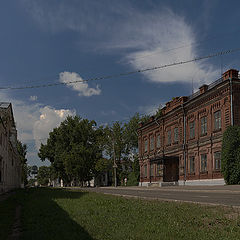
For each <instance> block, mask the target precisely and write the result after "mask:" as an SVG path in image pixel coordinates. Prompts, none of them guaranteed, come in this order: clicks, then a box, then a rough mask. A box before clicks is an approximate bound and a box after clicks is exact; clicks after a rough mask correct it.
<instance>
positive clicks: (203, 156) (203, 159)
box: [201, 154, 207, 172]
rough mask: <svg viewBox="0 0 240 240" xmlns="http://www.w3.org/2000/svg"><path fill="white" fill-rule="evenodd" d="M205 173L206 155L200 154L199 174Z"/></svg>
mask: <svg viewBox="0 0 240 240" xmlns="http://www.w3.org/2000/svg"><path fill="white" fill-rule="evenodd" d="M206 171H207V154H201V172H206Z"/></svg>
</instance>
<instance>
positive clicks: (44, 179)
mask: <svg viewBox="0 0 240 240" xmlns="http://www.w3.org/2000/svg"><path fill="white" fill-rule="evenodd" d="M50 171H51V170H50V167H47V166H41V167H39V168H38V174H37V181H38V184H40V185H42V186H47V185H48V183H49V179H50V178H51V174H50Z"/></svg>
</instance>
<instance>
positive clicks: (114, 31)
mask: <svg viewBox="0 0 240 240" xmlns="http://www.w3.org/2000/svg"><path fill="white" fill-rule="evenodd" d="M107 2H108V1H106V3H107ZM25 4H26V5H27V6H28V9H29V12H30V13H31V14H32V16H33V18H34V19H35V20H36V21H37V22H38V23H39V24H40V25H41V26H44V27H45V29H50V30H51V31H52V32H53V33H54V32H56V31H65V30H71V31H75V32H78V33H80V36H81V46H82V44H83V43H85V44H87V45H88V48H87V49H91V50H96V49H97V50H98V51H105V52H108V53H109V52H110V53H111V54H112V53H116V52H119V53H121V54H122V55H124V57H123V59H122V61H121V62H125V63H127V65H130V66H131V67H132V68H133V69H135V70H136V69H145V68H148V67H152V66H161V65H165V64H169V63H173V62H178V61H184V60H190V59H193V58H195V57H197V56H200V55H201V54H199V52H198V49H197V45H194V43H196V42H197V41H198V36H197V35H196V29H194V28H193V27H192V26H191V25H190V24H189V23H188V22H187V21H186V20H185V18H184V17H182V16H180V15H178V14H176V13H174V12H173V11H171V10H170V9H168V8H160V7H159V6H157V5H156V7H155V10H152V11H142V10H141V11H140V10H138V9H137V8H136V7H134V6H132V5H131V4H130V3H129V2H124V3H122V2H114V3H112V2H111V4H104V5H103V4H99V3H98V1H91V3H89V1H83V2H81V5H78V4H77V3H69V2H65V3H62V4H58V5H55V4H50V5H46V4H41V3H40V2H37V1H29V0H25ZM79 9H81V11H79ZM86 9H88V10H87V11H85V10H86ZM113 18H114V21H113ZM109 23H111V24H109ZM89 39H91V41H89ZM89 46H90V47H89ZM179 46H184V47H182V48H181V47H180V48H178V47H179ZM169 49H175V50H171V51H169ZM142 74H143V75H144V76H145V77H146V79H148V80H149V81H152V82H157V83H169V82H185V83H191V82H192V78H194V81H193V82H194V83H195V84H194V85H195V86H194V88H197V87H198V86H199V85H201V84H203V83H209V82H212V81H213V80H215V79H216V78H218V76H219V70H217V69H216V68H215V67H214V66H213V65H211V64H209V61H206V60H205V61H199V62H195V63H189V64H184V65H178V66H173V67H167V68H164V69H161V70H155V71H148V72H144V73H142ZM69 77H70V73H69ZM72 77H76V76H74V75H72ZM72 88H73V89H75V90H77V91H79V93H80V95H83V96H85V95H84V94H86V95H87V96H88V94H90V95H91V94H100V89H99V88H98V87H97V89H92V90H89V91H87V90H86V93H83V92H85V91H83V90H82V89H84V88H86V89H88V86H86V85H84V84H82V85H79V86H78V89H77V85H75V86H72Z"/></svg>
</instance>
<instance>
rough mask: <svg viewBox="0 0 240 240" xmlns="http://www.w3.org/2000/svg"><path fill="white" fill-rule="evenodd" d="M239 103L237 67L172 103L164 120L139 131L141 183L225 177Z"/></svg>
mask: <svg viewBox="0 0 240 240" xmlns="http://www.w3.org/2000/svg"><path fill="white" fill-rule="evenodd" d="M239 105H240V79H239V78H238V71H237V70H233V69H231V70H229V71H227V72H225V73H224V74H223V76H222V78H221V79H219V80H217V81H215V82H213V83H212V84H210V85H203V86H202V87H200V90H199V91H198V92H196V93H195V94H193V95H192V96H189V97H176V98H174V99H173V100H172V101H170V102H168V103H166V106H165V107H164V108H163V109H162V116H161V117H158V118H155V117H151V118H150V120H149V122H147V123H146V124H140V128H139V129H138V141H139V159H140V183H141V184H142V185H144V184H145V183H158V182H178V181H179V182H184V183H185V182H186V183H187V182H194V181H193V180H196V181H197V180H198V181H199V180H203V179H207V180H213V179H214V180H217V179H222V178H223V176H222V174H221V172H220V169H221V160H220V159H221V144H222V136H223V132H224V131H225V129H226V128H227V127H228V126H230V125H231V124H236V125H240V106H239ZM199 182H201V181H199ZM202 182H204V181H202Z"/></svg>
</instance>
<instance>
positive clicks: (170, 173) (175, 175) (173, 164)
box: [163, 157, 179, 182]
mask: <svg viewBox="0 0 240 240" xmlns="http://www.w3.org/2000/svg"><path fill="white" fill-rule="evenodd" d="M178 165H179V158H178V157H173V158H168V159H167V160H165V161H164V173H163V181H164V182H177V181H178V179H179V167H178Z"/></svg>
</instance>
